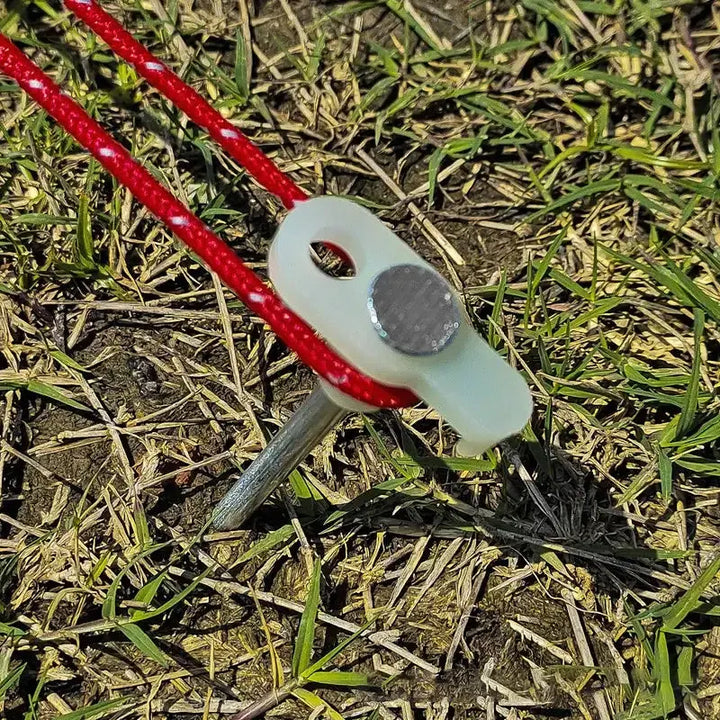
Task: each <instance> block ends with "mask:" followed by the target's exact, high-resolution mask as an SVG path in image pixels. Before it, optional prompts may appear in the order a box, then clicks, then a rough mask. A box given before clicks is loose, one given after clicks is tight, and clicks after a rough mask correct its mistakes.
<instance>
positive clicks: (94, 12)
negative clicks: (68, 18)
mask: <svg viewBox="0 0 720 720" xmlns="http://www.w3.org/2000/svg"><path fill="white" fill-rule="evenodd" d="M67 5H68V7H71V8H72V9H75V10H76V11H78V14H80V12H79V9H82V15H83V19H87V20H88V22H89V24H91V27H93V29H94V30H97V32H98V34H100V35H101V36H102V37H103V38H104V39H105V40H106V41H107V42H108V44H110V45H111V46H112V47H113V49H114V50H115V51H116V52H118V54H119V55H121V57H123V58H124V59H126V60H128V61H129V62H132V63H133V65H135V67H136V68H137V69H138V72H140V73H141V74H142V75H144V76H145V77H146V78H147V79H148V80H149V81H150V82H151V83H152V84H153V85H154V86H155V87H157V88H158V89H159V90H160V91H161V92H163V93H165V94H166V95H167V96H168V98H170V99H171V100H172V101H173V102H175V103H176V104H177V105H178V107H180V108H181V109H183V110H184V111H185V112H186V113H187V114H188V115H189V116H190V117H191V118H192V119H193V120H195V121H196V122H197V123H198V124H200V125H202V126H203V127H205V128H207V129H208V131H209V132H210V134H211V135H212V137H213V138H215V139H216V140H217V141H218V143H219V144H221V145H222V147H223V148H225V149H226V150H227V151H228V152H229V153H230V154H231V155H232V156H233V157H234V158H235V159H236V160H238V162H240V163H242V164H243V165H244V166H245V167H246V168H247V170H248V172H249V173H250V174H251V175H253V177H255V179H256V180H257V181H258V182H259V183H260V184H261V185H263V186H264V187H265V188H266V189H268V190H269V191H270V192H272V193H274V194H276V195H277V196H278V197H279V198H280V199H281V201H282V202H283V204H284V205H285V206H286V207H292V206H293V204H294V203H295V202H296V201H299V200H302V199H305V198H306V197H307V196H306V194H305V193H304V192H303V191H302V190H301V189H300V188H299V187H298V186H297V185H295V183H294V182H293V181H292V180H291V179H290V178H288V177H287V176H286V175H284V174H283V173H282V172H281V171H280V169H279V168H278V167H277V166H275V165H274V163H273V162H272V161H271V160H270V159H269V158H268V157H267V156H266V155H264V154H263V153H262V151H261V150H260V149H259V148H257V147H256V146H255V145H253V144H252V143H251V142H250V141H249V140H248V139H247V138H246V137H245V136H244V135H242V133H240V131H238V130H237V129H236V128H234V127H233V126H232V125H231V124H230V123H228V122H227V121H226V120H225V119H224V118H222V116H221V115H220V114H219V113H217V111H215V110H213V109H212V108H211V107H210V105H208V103H206V102H205V101H204V100H203V99H202V98H201V97H200V96H199V95H198V94H197V93H196V92H195V91H194V90H192V88H190V87H189V86H187V85H186V84H185V83H184V82H183V81H182V80H180V78H179V77H177V76H176V75H174V74H173V73H172V72H171V71H170V70H169V69H168V68H167V67H166V66H165V65H164V64H162V63H160V61H159V60H157V59H156V58H155V57H154V56H153V55H152V54H150V53H149V52H148V51H147V50H145V49H144V48H143V47H142V46H141V45H139V43H137V41H135V40H134V39H133V38H132V37H131V36H130V35H129V34H128V33H127V32H126V31H125V30H123V28H122V26H120V25H119V24H118V23H117V22H116V21H114V20H113V19H112V18H110V16H108V15H107V13H105V12H104V11H103V10H102V8H100V7H99V6H98V5H97V4H96V3H94V2H84V1H83V0H68V2H67ZM111 40H112V42H111ZM0 70H1V71H2V72H3V73H5V74H6V75H8V76H9V77H11V78H13V79H14V80H15V81H16V82H17V83H18V85H19V86H20V87H21V88H22V89H23V90H25V92H27V93H28V95H30V96H31V97H32V98H33V99H34V100H35V101H36V102H37V103H38V104H39V105H40V106H41V107H43V108H44V109H45V110H46V111H47V112H48V113H49V114H50V115H51V116H52V117H53V118H54V119H55V120H56V121H57V122H58V123H59V124H60V125H61V126H62V127H63V128H64V129H65V130H66V131H67V132H68V133H69V134H70V135H72V136H73V137H74V138H75V139H76V140H77V141H78V142H79V143H80V144H81V145H82V146H83V147H85V148H86V149H87V150H88V151H89V152H90V153H91V154H92V155H93V156H94V157H95V158H97V160H98V161H99V162H100V163H101V164H102V165H103V167H105V169H106V170H107V171H108V172H109V173H111V174H112V175H113V176H114V177H116V178H117V179H118V181H119V182H121V183H122V184H123V185H125V186H126V187H128V188H129V189H130V191H131V192H132V193H133V195H134V196H135V197H136V198H137V199H138V200H139V201H140V202H141V203H143V204H144V205H145V206H146V207H147V208H148V209H149V210H150V211H151V212H152V213H153V214H154V215H155V216H156V217H158V218H159V219H160V220H161V221H162V222H163V223H165V224H166V225H167V226H168V227H169V228H171V229H172V231H173V232H174V233H175V235H177V237H179V238H180V239H181V240H182V241H183V242H184V243H185V244H186V245H187V246H188V247H189V248H190V249H191V250H192V251H193V252H194V253H196V254H197V255H198V257H200V258H201V259H202V260H203V262H204V263H205V265H206V266H207V267H209V268H210V269H211V270H213V271H214V272H216V273H217V275H218V276H219V277H220V279H221V280H222V281H223V282H224V283H225V284H226V285H227V286H228V287H229V288H230V289H231V290H233V292H235V293H236V294H237V295H238V297H240V299H241V300H242V301H243V302H244V303H245V304H246V305H247V306H248V308H250V310H252V311H253V312H255V313H256V314H257V315H259V316H260V317H261V318H263V320H265V321H266V322H267V323H268V324H269V325H270V327H271V328H272V329H273V330H274V331H275V333H276V334H277V335H278V337H279V338H280V339H281V340H282V341H283V342H284V343H285V344H286V345H287V346H288V347H290V348H291V349H292V350H294V351H295V352H296V353H297V354H298V357H299V358H300V360H302V361H303V362H304V363H306V364H307V365H309V366H310V367H311V368H312V369H313V370H314V371H315V372H316V373H317V374H318V375H320V376H321V377H323V378H324V379H325V380H326V381H328V382H329V383H330V384H331V385H333V386H335V387H337V388H338V389H339V390H341V391H342V392H344V393H346V394H347V395H350V396H352V397H354V398H356V399H358V400H361V401H363V402H365V403H368V404H370V405H374V406H376V407H403V406H406V405H409V404H412V403H413V402H414V401H415V397H414V395H413V394H412V393H411V392H409V391H408V390H405V389H401V388H392V387H388V386H385V385H382V384H381V383H378V382H376V381H374V380H373V379H371V378H369V377H367V376H366V375H363V374H362V373H360V372H359V371H358V370H356V369H355V368H353V367H352V366H351V365H349V364H348V363H347V362H346V361H345V360H343V359H342V358H341V357H340V356H339V355H337V353H335V352H334V351H333V350H332V349H331V348H329V347H328V346H327V345H326V344H325V343H324V342H323V341H322V340H321V339H320V338H318V337H317V335H315V333H314V332H313V330H312V328H311V327H310V326H309V325H307V323H305V322H304V321H303V320H302V319H301V318H300V317H298V316H297V315H296V314H295V313H293V312H292V311H291V310H289V309H288V308H287V307H286V306H285V305H284V304H283V303H282V301H281V300H280V299H279V298H278V296H277V295H275V294H274V293H273V292H272V290H270V288H268V287H267V285H265V284H264V283H263V282H262V280H261V279H260V278H259V277H258V276H257V275H256V274H255V273H253V272H252V270H250V269H249V268H248V267H247V266H246V265H245V264H244V263H243V262H242V261H241V260H240V258H239V257H238V256H237V255H236V254H235V252H234V251H233V250H232V249H231V248H230V247H229V246H228V245H227V244H226V243H225V242H223V241H222V240H221V239H220V238H219V237H218V236H217V235H215V234H214V233H213V232H212V231H211V230H210V229H209V228H208V227H207V226H206V225H205V224H204V223H203V222H201V221H200V219H199V218H198V217H197V216H195V215H194V214H193V213H192V212H191V211H190V210H189V209H188V208H187V207H186V206H185V205H183V203H181V202H180V201H179V200H178V199H177V198H175V197H174V196H173V195H172V194H171V193H170V192H169V191H168V190H167V189H166V188H164V187H163V186H162V185H161V184H160V183H159V182H157V180H155V178H153V176H152V175H151V174H150V173H149V172H148V171H147V170H145V169H144V168H143V167H142V166H141V165H139V164H138V163H137V162H136V161H135V160H134V159H133V158H132V156H131V155H130V154H129V153H128V151H127V150H125V148H124V147H123V146H122V145H120V143H118V142H117V141H116V140H114V139H113V138H112V137H111V136H110V135H109V134H108V133H107V132H106V131H105V130H104V129H103V128H102V127H101V126H100V125H99V124H98V123H97V122H95V120H93V119H92V118H91V117H90V116H89V115H88V114H87V113H86V112H85V111H84V110H83V109H82V108H81V107H80V106H79V105H78V104H77V103H76V102H74V101H73V100H71V99H70V98H69V97H68V96H67V95H65V94H64V93H63V92H62V91H61V90H60V88H59V87H58V86H57V85H56V84H55V83H54V82H53V81H52V80H51V79H50V78H49V77H48V76H47V75H46V74H45V73H44V72H43V71H42V70H41V69H40V68H39V67H38V66H37V65H35V64H34V63H33V62H32V61H31V60H30V59H29V58H28V57H27V56H26V55H24V53H22V52H21V51H20V50H19V49H18V48H17V47H16V46H15V45H14V44H13V43H12V42H11V41H10V40H9V39H8V38H7V37H5V36H4V35H2V34H1V33H0Z"/></svg>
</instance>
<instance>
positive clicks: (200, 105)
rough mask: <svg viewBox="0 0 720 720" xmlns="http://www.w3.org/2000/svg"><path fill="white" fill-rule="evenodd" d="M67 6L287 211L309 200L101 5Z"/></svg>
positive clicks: (83, 1) (75, 0)
mask: <svg viewBox="0 0 720 720" xmlns="http://www.w3.org/2000/svg"><path fill="white" fill-rule="evenodd" d="M65 5H66V6H67V8H68V9H69V10H72V11H73V12H74V13H75V14H76V15H77V16H78V17H79V18H80V19H81V20H83V21H84V22H85V23H86V24H87V25H88V26H89V27H90V28H91V29H92V30H93V31H94V32H95V33H97V34H98V35H99V36H100V37H101V38H102V39H103V40H104V41H105V42H106V43H107V44H108V45H109V46H110V48H112V50H113V51H114V52H115V53H116V54H117V55H119V56H120V57H121V58H122V59H123V60H125V62H127V63H129V64H130V65H132V66H133V67H134V68H135V69H136V70H137V71H138V73H140V75H142V76H143V77H144V78H145V79H146V80H147V81H148V82H149V83H150V84H151V85H152V86H153V87H155V88H157V89H158V90H159V91H160V92H161V93H162V94H163V95H165V96H166V97H167V98H168V99H169V100H170V101H172V102H173V103H175V105H177V106H178V107H179V108H180V109H181V110H182V111H183V112H184V113H185V114H186V115H187V116H188V117H189V118H190V119H191V120H192V121H193V122H195V123H197V124H198V125H200V126H201V127H204V128H205V129H206V130H207V131H208V132H209V133H210V136H211V137H212V138H213V139H214V140H215V141H216V142H217V143H218V144H219V145H220V146H221V147H222V148H223V149H224V150H225V151H226V152H227V153H229V154H230V156H231V157H233V158H235V159H236V160H237V161H238V162H239V163H240V164H241V165H242V166H243V167H245V168H246V169H247V171H248V172H249V173H250V175H252V176H253V177H254V178H255V179H256V180H257V181H258V182H259V183H260V184H261V185H262V186H263V187H264V188H265V189H266V190H268V191H269V192H271V193H272V194H273V195H277V197H278V198H280V200H281V201H282V203H283V205H284V206H285V207H286V208H288V209H290V208H292V207H293V205H294V204H295V202H296V201H297V200H306V199H307V197H308V196H307V193H305V191H304V190H301V189H300V188H299V187H298V186H297V185H296V184H295V183H294V182H293V181H292V180H291V179H290V178H289V177H288V176H287V175H285V174H284V173H283V172H282V171H281V170H280V168H278V167H277V165H275V163H273V161H272V160H270V158H269V157H268V156H267V155H265V154H264V153H263V152H262V151H261V150H260V149H259V148H258V147H257V146H255V145H253V143H252V142H250V140H248V139H247V138H246V137H245V136H244V135H243V134H242V133H241V132H240V131H239V130H238V129H237V128H236V127H235V126H234V125H232V124H231V123H229V122H228V121H227V120H226V119H225V118H224V117H223V116H222V115H221V114H220V113H219V112H218V111H217V110H215V109H214V108H213V107H212V106H211V105H210V104H209V103H208V102H207V101H206V100H204V99H203V98H202V97H201V96H200V95H198V93H197V92H195V90H193V89H192V88H191V87H190V86H189V85H188V84H187V83H185V82H183V81H182V80H181V79H180V78H179V77H178V76H177V75H176V74H175V73H174V72H172V70H170V68H168V67H167V66H166V65H165V64H164V63H163V62H161V61H160V60H159V59H158V58H157V57H155V56H154V55H153V54H152V53H151V52H150V51H149V50H147V49H146V48H145V47H143V46H142V45H141V44H140V43H139V42H138V41H137V40H136V39H135V38H134V37H133V36H132V35H130V33H129V32H128V31H127V30H125V28H124V27H123V26H122V25H121V24H120V23H119V22H118V21H117V20H115V18H113V17H111V16H110V15H108V14H107V13H106V12H105V11H104V10H103V9H102V8H101V7H100V6H99V5H97V4H96V3H94V2H92V0H65Z"/></svg>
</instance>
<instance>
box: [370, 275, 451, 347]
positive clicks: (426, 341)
mask: <svg viewBox="0 0 720 720" xmlns="http://www.w3.org/2000/svg"><path fill="white" fill-rule="evenodd" d="M367 304H368V310H369V311H370V320H371V322H372V324H373V327H374V328H375V330H377V333H378V335H379V336H380V337H381V338H382V339H383V340H384V341H385V342H386V343H387V344H388V345H390V346H391V347H393V348H395V349H396V350H399V351H400V352H402V353H405V354H406V355H434V354H435V353H439V352H440V351H441V350H442V349H443V348H445V347H447V345H449V344H450V343H451V342H452V340H453V338H454V337H455V335H456V333H457V331H458V328H459V327H460V308H459V307H458V305H457V302H456V300H455V296H454V294H453V292H452V290H451V288H450V286H449V285H448V283H447V282H446V281H445V279H444V278H443V277H442V276H441V275H439V274H438V273H436V272H434V271H432V270H428V269H427V268H424V267H422V266H421V265H409V264H407V265H393V266H392V267H389V268H388V269H387V270H383V271H382V272H381V273H379V274H378V275H377V276H376V277H375V279H374V280H373V281H372V283H371V285H370V289H369V293H368V301H367Z"/></svg>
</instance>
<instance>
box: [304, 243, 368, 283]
mask: <svg viewBox="0 0 720 720" xmlns="http://www.w3.org/2000/svg"><path fill="white" fill-rule="evenodd" d="M310 257H311V258H312V261H313V263H314V264H315V266H316V267H318V268H319V269H320V270H322V271H323V272H324V273H325V274H326V275H327V276H329V277H332V278H336V279H338V280H348V279H350V278H354V277H355V275H356V274H357V273H356V270H355V263H354V262H353V260H352V258H351V257H350V255H349V254H348V253H347V251H346V250H344V249H343V248H341V247H340V246H339V245H335V244H334V243H332V242H327V241H324V242H314V243H312V244H311V245H310Z"/></svg>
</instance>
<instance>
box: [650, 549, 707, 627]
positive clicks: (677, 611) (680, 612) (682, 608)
mask: <svg viewBox="0 0 720 720" xmlns="http://www.w3.org/2000/svg"><path fill="white" fill-rule="evenodd" d="M718 571H720V554H718V555H717V556H716V557H715V559H714V560H713V561H712V562H711V563H710V564H709V565H708V566H707V567H706V568H705V569H704V570H703V571H702V572H701V573H700V575H699V576H698V578H697V580H696V581H695V582H694V583H693V584H692V587H690V588H689V589H688V590H686V591H685V592H684V593H683V594H682V595H681V596H680V598H679V599H678V600H676V601H675V603H674V604H673V606H672V611H671V612H670V613H669V614H668V615H666V616H665V621H664V622H663V629H664V630H675V629H676V628H677V627H678V626H679V625H680V623H682V622H683V621H684V620H685V618H686V617H687V616H688V615H689V614H690V613H691V612H693V610H694V609H695V608H696V607H697V605H698V602H699V600H700V596H701V595H702V594H703V593H704V592H705V590H706V589H707V587H708V586H709V585H710V583H712V582H713V580H715V579H716V578H717V576H718Z"/></svg>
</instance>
